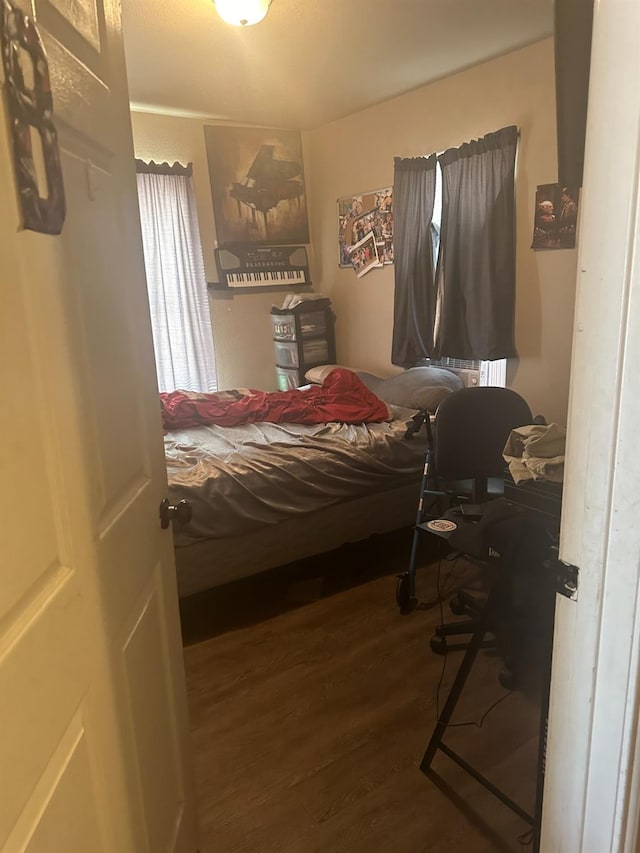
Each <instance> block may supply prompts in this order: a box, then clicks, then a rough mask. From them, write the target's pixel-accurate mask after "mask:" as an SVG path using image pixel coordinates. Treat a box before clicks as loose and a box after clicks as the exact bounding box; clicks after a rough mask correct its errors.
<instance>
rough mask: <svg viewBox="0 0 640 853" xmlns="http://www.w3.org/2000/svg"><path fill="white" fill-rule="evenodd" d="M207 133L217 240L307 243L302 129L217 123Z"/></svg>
mask: <svg viewBox="0 0 640 853" xmlns="http://www.w3.org/2000/svg"><path fill="white" fill-rule="evenodd" d="M204 138H205V145H206V149H207V161H208V164H209V180H210V182H211V197H212V200H213V214H214V218H215V223H216V233H217V237H218V244H219V245H220V246H226V245H229V244H233V243H265V244H275V245H279V244H281V245H283V244H285V243H308V242H309V224H308V220H307V202H306V190H305V182H304V167H303V162H302V137H301V135H300V133H299V132H297V131H292V130H266V129H264V128H255V127H228V126H225V125H219V126H205V128H204Z"/></svg>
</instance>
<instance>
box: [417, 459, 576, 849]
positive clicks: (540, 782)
mask: <svg viewBox="0 0 640 853" xmlns="http://www.w3.org/2000/svg"><path fill="white" fill-rule="evenodd" d="M504 497H505V500H507V501H509V503H512V504H515V505H517V506H518V507H522V508H524V509H526V510H527V511H529V512H530V513H531V520H532V525H535V527H536V529H543V530H544V531H545V533H546V535H548V542H549V547H548V549H545V551H546V552H547V556H546V558H544V559H543V560H542V561H541V565H540V593H541V598H542V601H543V606H544V609H545V617H546V619H547V620H549V621H548V626H549V628H548V630H547V631H546V632H545V634H544V644H543V645H544V648H543V650H542V660H541V662H540V667H541V685H542V686H541V694H542V695H541V703H540V730H539V731H540V734H539V746H538V762H537V781H536V801H535V806H534V813H533V815H529V814H528V813H527V812H526V811H525V810H524V809H522V808H521V807H520V806H519V805H518V804H517V803H516V802H515V801H514V800H512V799H511V798H510V797H509V796H508V795H507V794H506V793H505V792H504V791H502V790H500V789H499V788H497V786H495V785H494V784H493V783H492V782H491V781H490V780H489V779H487V778H486V777H485V776H484V775H483V774H482V773H480V772H479V771H478V770H476V768H474V767H472V766H471V765H470V764H469V763H468V762H466V761H465V760H464V758H462V756H460V755H458V754H457V753H456V752H454V751H453V750H452V749H450V748H449V747H448V746H447V745H446V744H445V743H444V740H443V739H444V735H445V733H446V730H447V727H448V725H449V723H450V721H451V717H452V716H453V713H454V710H455V707H456V705H457V702H458V700H459V698H460V695H461V693H462V689H463V687H464V685H465V683H466V681H467V678H468V676H469V674H470V672H471V669H472V667H473V664H474V662H475V660H476V657H477V655H478V652H479V651H480V649H481V648H482V645H483V641H484V639H485V635H486V634H487V632H488V631H489V630H490V627H491V623H492V620H493V618H494V616H495V612H496V606H497V603H498V591H497V587H498V584H495V585H494V587H493V588H492V590H491V592H490V593H489V597H488V599H487V602H486V604H485V606H484V607H483V610H482V613H481V615H480V618H479V620H478V624H477V627H476V630H475V631H474V633H473V635H472V638H471V642H470V643H469V646H468V648H467V651H466V652H465V655H464V657H463V659H462V662H461V664H460V668H459V669H458V672H457V674H456V677H455V680H454V682H453V684H452V686H451V689H450V691H449V695H448V697H447V700H446V702H445V705H444V707H443V710H442V713H441V714H440V717H439V719H438V721H437V722H436V726H435V728H434V731H433V734H432V736H431V740H430V741H429V745H428V746H427V749H426V751H425V754H424V757H423V759H422V762H421V764H420V769H421V770H422V771H423V772H425V773H426V772H427V771H428V770H429V769H430V767H431V764H432V762H433V759H434V757H435V754H436V752H437V751H438V750H440V751H442V752H444V753H445V755H447V756H448V757H449V758H450V759H452V760H453V761H455V762H456V763H457V764H458V765H459V766H460V767H462V769H463V770H465V771H466V772H467V773H469V774H470V775H471V776H472V777H473V778H474V779H476V780H477V781H478V782H479V783H480V784H481V785H483V786H484V787H485V788H487V789H488V790H489V791H490V792H491V793H492V794H494V795H495V796H496V797H498V798H499V799H500V800H501V801H502V802H503V803H504V804H505V805H507V806H508V807H509V808H510V809H512V811H514V812H515V813H516V814H517V815H519V817H521V818H522V819H523V820H524V821H526V822H527V823H529V824H530V825H531V827H532V832H533V853H538V851H539V849H540V826H541V818H542V795H543V790H544V759H545V750H546V733H547V720H548V712H549V688H550V683H551V655H552V648H553V620H554V615H555V594H556V590H557V575H558V571H557V569H558V565H559V564H558V559H557V543H558V538H559V531H560V513H561V506H562V484H561V483H550V482H543V481H534V480H529V481H526V482H525V483H521V484H520V485H518V486H517V485H516V484H515V483H514V481H513V479H512V478H511V476H510V474H509V472H508V471H507V472H506V473H505V490H504ZM443 538H447V537H446V536H443ZM505 570H508V567H505Z"/></svg>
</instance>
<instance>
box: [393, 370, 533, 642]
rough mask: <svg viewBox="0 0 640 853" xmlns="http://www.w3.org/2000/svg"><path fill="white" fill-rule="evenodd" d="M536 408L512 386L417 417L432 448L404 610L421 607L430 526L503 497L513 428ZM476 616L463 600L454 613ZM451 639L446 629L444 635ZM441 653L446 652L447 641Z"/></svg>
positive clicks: (456, 398) (471, 392)
mask: <svg viewBox="0 0 640 853" xmlns="http://www.w3.org/2000/svg"><path fill="white" fill-rule="evenodd" d="M532 420H533V419H532V416H531V410H530V409H529V406H528V405H527V403H526V402H525V401H524V400H523V399H522V397H521V396H520V395H519V394H516V392H515V391H511V390H510V389H508V388H488V387H479V388H463V389H461V390H460V391H455V392H454V393H452V394H450V395H449V396H448V397H445V398H444V400H443V401H442V402H441V403H440V405H439V406H438V409H437V411H436V414H435V418H434V421H433V425H432V426H431V424H430V419H429V415H428V413H421V416H418V418H417V419H416V428H417V427H418V426H419V425H420V424H421V423H422V422H424V423H425V426H426V428H427V432H428V434H429V448H428V450H427V455H426V459H425V467H424V473H423V477H422V484H421V491H420V499H419V502H418V510H417V515H416V524H415V529H414V535H413V542H412V547H411V556H410V559H409V568H408V570H407V571H406V572H404V573H403V574H402V575H400V577H399V579H398V586H397V590H396V598H397V602H398V606H399V608H400V612H401V613H403V614H408V613H411V612H412V611H413V610H414V609H415V608H416V606H417V604H418V601H417V598H416V579H415V574H416V563H417V557H418V547H419V543H420V540H421V538H422V537H423V536H424V535H425V534H433V532H434V531H433V530H432V529H431V526H432V525H430V522H431V521H433V520H434V519H437V518H439V517H441V516H442V515H443V514H444V513H446V512H447V510H448V509H450V508H451V507H456V506H457V507H462V510H461V512H462V514H463V515H466V516H467V519H473V518H474V517H475V516H476V515H477V512H478V510H477V507H478V505H481V504H483V503H485V502H486V501H487V500H489V499H492V498H497V497H500V496H501V495H502V493H503V471H504V468H505V462H504V459H503V457H502V451H503V449H504V445H505V443H506V440H507V438H508V436H509V433H510V432H511V430H512V429H515V428H516V427H520V426H524V425H525V424H529V423H531V422H532ZM456 609H457V611H458V612H459V613H465V612H469V611H471V615H475V613H474V612H473V610H474V607H473V603H472V602H470V601H469V600H467V599H465V596H464V595H462V596H458V597H457V598H456V599H455V600H454V612H455V611H456ZM473 627H474V625H473V624H468V625H466V626H464V625H460V623H457V624H456V627H454V628H451V629H450V630H451V633H466V629H467V628H468V629H469V630H473ZM446 635H447V629H446V628H443V629H442V631H441V632H440V636H441V637H443V638H444V637H445V636H446ZM441 645H442V648H440V649H434V650H438V651H445V650H446V641H445V642H444V643H442V644H441Z"/></svg>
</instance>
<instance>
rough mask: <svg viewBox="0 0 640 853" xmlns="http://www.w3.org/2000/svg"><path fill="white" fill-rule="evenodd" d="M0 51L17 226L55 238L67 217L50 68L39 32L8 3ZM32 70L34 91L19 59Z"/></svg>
mask: <svg viewBox="0 0 640 853" xmlns="http://www.w3.org/2000/svg"><path fill="white" fill-rule="evenodd" d="M0 7H1V8H0V12H1V14H0V50H1V52H2V65H3V68H4V76H5V86H4V88H5V92H6V99H7V112H8V115H9V123H10V126H11V136H12V142H13V161H14V168H15V172H16V182H17V185H18V194H19V198H20V208H21V212H22V224H23V226H24V227H25V228H28V229H30V230H31V231H40V232H42V233H45V234H60V232H61V231H62V226H63V224H64V219H65V215H66V204H65V197H64V184H63V180H62V168H61V165H60V151H59V148H58V134H57V132H56V128H55V125H54V123H53V99H52V97H51V85H50V81H49V65H48V63H47V57H46V54H45V51H44V46H43V44H42V39H41V38H40V33H39V32H38V29H37V27H36V25H35V23H34V22H33V21H32V20H31V18H30V17H29V16H28V15H25V14H24V12H22V11H21V10H20V9H18V8H17V7H16V6H15V5H14V4H13V3H12V2H11V0H0ZM21 52H22V55H23V56H25V54H26V56H25V58H26V57H28V59H29V60H30V61H31V63H32V65H33V81H34V82H33V88H29V86H28V85H27V83H26V81H25V75H24V71H23V69H22V66H21V64H20V56H21ZM31 128H34V130H35V131H37V133H38V135H39V137H40V140H41V143H42V154H43V159H44V168H45V174H46V179H47V196H46V198H43V197H42V196H41V195H40V190H39V188H38V175H37V171H36V164H35V161H34V156H33V146H32V143H31Z"/></svg>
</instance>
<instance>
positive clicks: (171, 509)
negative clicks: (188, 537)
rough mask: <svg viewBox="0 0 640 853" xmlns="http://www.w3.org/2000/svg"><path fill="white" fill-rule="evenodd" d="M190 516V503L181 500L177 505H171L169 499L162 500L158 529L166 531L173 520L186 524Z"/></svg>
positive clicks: (191, 511)
mask: <svg viewBox="0 0 640 853" xmlns="http://www.w3.org/2000/svg"><path fill="white" fill-rule="evenodd" d="M192 515H193V510H192V507H191V502H190V501H187V500H181V501H178V503H177V504H172V503H171V502H170V501H169V498H163V499H162V500H161V501H160V527H161V528H162V529H163V530H166V529H167V527H168V526H169V524H170V523H171V522H172V521H174V520H176V521H179V522H180V524H188V523H189V522H190V521H191V516H192Z"/></svg>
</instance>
